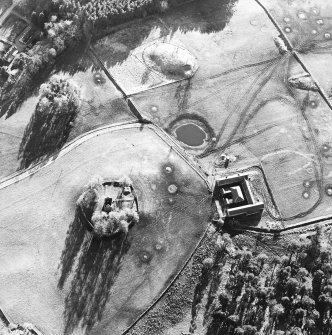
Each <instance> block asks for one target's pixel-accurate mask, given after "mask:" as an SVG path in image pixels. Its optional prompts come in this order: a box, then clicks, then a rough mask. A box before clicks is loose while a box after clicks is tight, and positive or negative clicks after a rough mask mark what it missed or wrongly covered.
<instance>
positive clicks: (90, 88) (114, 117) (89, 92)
mask: <svg viewBox="0 0 332 335" xmlns="http://www.w3.org/2000/svg"><path fill="white" fill-rule="evenodd" d="M73 58H75V56H74V57H73ZM59 63H60V64H57V66H56V68H55V69H54V72H53V73H52V74H57V75H60V76H61V77H63V78H65V79H67V80H68V81H70V82H71V83H72V84H73V85H75V87H77V88H78V90H79V91H80V107H79V113H78V115H77V117H76V119H75V121H74V124H73V127H72V129H71V132H70V134H69V137H68V141H70V140H72V139H73V138H75V137H77V136H79V135H81V134H83V133H85V132H87V131H90V130H92V129H95V128H98V127H100V126H102V125H106V124H112V123H117V122H124V121H131V120H135V117H134V115H133V114H132V113H131V111H130V109H129V107H128V105H127V104H126V102H125V101H124V100H123V98H122V95H121V93H120V92H119V91H118V90H117V89H116V88H115V87H114V85H113V84H112V83H111V82H110V80H108V78H107V77H106V75H105V74H104V73H103V72H102V71H101V69H100V68H99V67H98V65H97V64H96V63H95V62H94V59H93V57H92V56H89V55H88V54H85V55H83V56H81V58H79V59H77V58H75V60H72V59H61V60H60V61H59ZM37 103H38V91H37V92H36V93H35V95H34V96H32V97H30V98H29V99H28V100H26V101H25V102H24V103H23V104H22V106H21V107H20V108H19V110H18V111H17V113H15V114H14V115H13V116H11V117H10V118H8V119H5V118H1V119H0V136H1V139H0V140H1V149H0V179H2V178H4V177H6V176H8V175H10V174H12V173H14V172H15V171H16V170H17V169H19V166H20V162H19V160H18V153H19V146H20V143H21V141H22V139H23V135H24V130H25V128H26V127H27V125H28V124H29V121H30V118H31V116H32V114H33V113H34V110H35V108H36V105H37Z"/></svg>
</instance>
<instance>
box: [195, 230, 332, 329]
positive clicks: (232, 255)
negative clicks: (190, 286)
mask: <svg viewBox="0 0 332 335" xmlns="http://www.w3.org/2000/svg"><path fill="white" fill-rule="evenodd" d="M222 240H226V241H227V243H226V244H228V245H232V239H230V238H229V236H227V235H226V237H222ZM221 245H225V243H223V244H221ZM234 250H235V252H234ZM212 264H213V265H212V267H211V268H208V269H207V268H204V267H203V270H202V276H201V279H200V282H199V283H198V284H197V287H196V291H195V297H194V301H193V313H192V316H193V319H192V321H191V324H190V332H191V333H194V331H195V328H196V326H195V320H196V318H197V304H198V306H199V308H202V307H204V309H205V312H204V323H205V325H206V327H207V331H206V335H221V334H222V335H223V334H244V335H250V334H252V335H255V334H271V335H272V334H273V335H311V334H321V335H329V334H331V332H332V315H331V312H332V248H331V246H330V238H329V234H327V233H326V232H323V231H322V229H320V228H317V230H316V234H315V235H314V236H312V237H311V239H308V238H298V237H297V239H296V240H293V241H290V242H288V245H287V247H286V250H285V253H284V255H281V256H278V255H276V254H274V255H271V254H270V255H269V256H268V255H266V254H265V253H263V252H259V251H257V250H251V249H248V248H235V249H233V252H230V247H227V248H225V247H222V248H220V247H219V251H218V252H217V253H215V258H214V259H213V261H212ZM226 264H228V267H229V268H228V269H227V270H226V267H225V265H226ZM226 271H229V272H228V273H227V276H226V275H225V272H226ZM203 272H204V275H203ZM222 277H224V278H226V281H225V282H223V283H222V282H221V278H222ZM204 294H205V296H206V299H205V301H206V304H205V306H202V301H204V299H203V296H204Z"/></svg>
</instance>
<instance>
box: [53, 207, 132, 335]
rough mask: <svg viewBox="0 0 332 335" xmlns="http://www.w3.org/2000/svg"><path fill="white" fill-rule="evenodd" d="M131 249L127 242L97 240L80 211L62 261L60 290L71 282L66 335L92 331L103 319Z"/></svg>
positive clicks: (68, 237)
mask: <svg viewBox="0 0 332 335" xmlns="http://www.w3.org/2000/svg"><path fill="white" fill-rule="evenodd" d="M129 248H130V241H129V240H128V239H124V238H120V239H118V240H109V239H97V238H95V237H93V236H92V235H91V234H90V233H88V232H87V230H86V228H85V226H84V225H83V224H82V222H81V220H80V216H79V213H78V211H77V213H76V215H75V219H74V220H73V222H72V224H71V225H70V227H69V229H68V233H67V237H66V241H65V248H64V250H63V252H62V256H61V260H60V278H59V281H58V287H59V288H60V289H63V287H64V284H65V282H66V280H69V278H70V282H69V283H68V284H69V290H68V293H67V296H66V298H65V311H64V321H65V331H64V333H65V334H71V333H72V332H73V331H74V329H75V328H77V327H81V328H85V329H86V330H87V331H89V330H90V329H91V328H92V327H93V326H94V324H95V323H96V322H97V321H99V320H101V318H102V315H103V312H104V309H105V305H106V303H107V301H108V299H109V293H110V289H111V287H112V285H113V283H114V281H115V279H116V277H117V275H118V273H119V271H120V269H121V261H122V258H123V256H124V255H125V254H126V253H127V251H128V250H129Z"/></svg>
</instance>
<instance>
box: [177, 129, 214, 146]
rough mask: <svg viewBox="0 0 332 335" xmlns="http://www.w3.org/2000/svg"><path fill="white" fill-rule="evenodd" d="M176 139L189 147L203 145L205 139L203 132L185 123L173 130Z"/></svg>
mask: <svg viewBox="0 0 332 335" xmlns="http://www.w3.org/2000/svg"><path fill="white" fill-rule="evenodd" d="M175 134H176V138H177V139H178V140H179V141H181V142H183V143H184V144H187V145H189V146H191V147H198V146H200V145H202V144H204V140H205V139H206V138H207V134H206V133H205V131H204V130H203V129H202V128H201V127H199V126H197V125H196V124H194V123H186V124H184V125H181V126H180V127H178V128H177V129H176V130H175Z"/></svg>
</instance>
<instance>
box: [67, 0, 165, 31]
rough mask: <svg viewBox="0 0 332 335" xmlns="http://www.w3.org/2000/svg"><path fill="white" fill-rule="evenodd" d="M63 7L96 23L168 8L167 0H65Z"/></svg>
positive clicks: (119, 20) (110, 23) (111, 22)
mask: <svg viewBox="0 0 332 335" xmlns="http://www.w3.org/2000/svg"><path fill="white" fill-rule="evenodd" d="M62 9H63V10H64V11H66V12H67V13H72V15H74V16H75V15H82V16H84V17H85V18H86V19H87V20H88V21H90V22H93V23H94V24H95V23H97V24H100V23H104V24H105V23H106V24H107V25H114V24H117V23H119V22H121V21H124V20H128V19H132V18H135V17H140V16H145V15H146V14H148V13H149V12H151V13H155V12H156V11H165V10H167V9H168V1H167V0H157V1H155V0H63V5H62Z"/></svg>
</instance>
